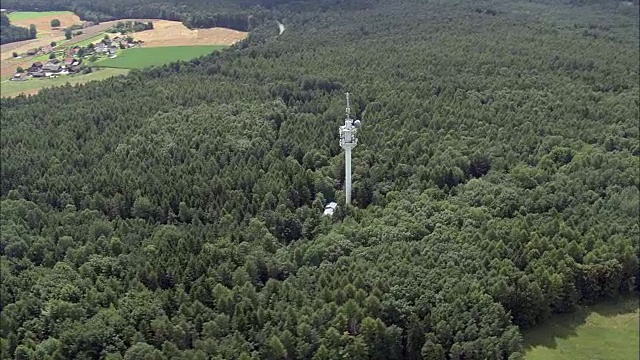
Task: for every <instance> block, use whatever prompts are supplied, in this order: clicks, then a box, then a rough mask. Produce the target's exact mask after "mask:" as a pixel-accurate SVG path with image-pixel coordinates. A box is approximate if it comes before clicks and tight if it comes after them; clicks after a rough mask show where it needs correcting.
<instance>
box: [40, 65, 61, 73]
mask: <svg viewBox="0 0 640 360" xmlns="http://www.w3.org/2000/svg"><path fill="white" fill-rule="evenodd" d="M61 69H62V66H60V64H51V63H49V64H47V65H45V66H43V67H42V71H48V72H59V71H60V70H61Z"/></svg>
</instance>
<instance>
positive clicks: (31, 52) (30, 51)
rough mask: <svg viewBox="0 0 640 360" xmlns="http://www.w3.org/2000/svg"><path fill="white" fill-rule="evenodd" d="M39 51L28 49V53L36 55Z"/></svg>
mask: <svg viewBox="0 0 640 360" xmlns="http://www.w3.org/2000/svg"><path fill="white" fill-rule="evenodd" d="M37 53H38V49H30V50H27V55H35V54H37Z"/></svg>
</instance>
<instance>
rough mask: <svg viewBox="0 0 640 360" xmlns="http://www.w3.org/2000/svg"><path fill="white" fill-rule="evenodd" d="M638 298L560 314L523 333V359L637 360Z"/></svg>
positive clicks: (638, 344) (639, 333)
mask: <svg viewBox="0 0 640 360" xmlns="http://www.w3.org/2000/svg"><path fill="white" fill-rule="evenodd" d="M639 315H640V312H639V311H638V299H637V298H627V299H624V300H622V301H618V302H611V303H604V304H599V305H595V306H592V307H589V308H586V309H582V310H579V311H577V312H575V313H573V314H566V315H560V316H557V317H555V318H553V319H552V320H550V321H549V322H547V323H546V324H542V325H541V326H538V327H536V328H534V329H530V330H528V331H525V332H524V334H523V336H524V342H525V348H526V349H527V352H526V356H525V359H526V360H573V359H589V360H618V359H626V360H634V359H635V360H637V359H638V358H639V357H638V347H639V346H640V343H639V340H638V338H639V336H640V331H639V330H638V316H639Z"/></svg>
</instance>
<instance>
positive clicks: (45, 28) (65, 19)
mask: <svg viewBox="0 0 640 360" xmlns="http://www.w3.org/2000/svg"><path fill="white" fill-rule="evenodd" d="M53 19H58V20H60V26H59V27H57V28H51V20H53ZM9 20H11V24H13V25H16V26H22V27H26V28H28V27H29V25H31V24H33V25H35V26H36V30H38V35H40V36H42V37H44V35H54V36H56V35H63V36H64V28H66V27H69V26H71V25H74V24H82V20H80V17H78V15H76V14H74V13H72V12H71V11H47V12H14V13H10V14H9Z"/></svg>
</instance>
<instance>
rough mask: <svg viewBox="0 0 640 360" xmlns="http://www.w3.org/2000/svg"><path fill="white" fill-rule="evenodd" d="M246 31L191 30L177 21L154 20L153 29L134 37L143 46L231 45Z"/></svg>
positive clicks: (244, 36)
mask: <svg viewBox="0 0 640 360" xmlns="http://www.w3.org/2000/svg"><path fill="white" fill-rule="evenodd" d="M247 35H248V33H247V32H242V31H237V30H231V29H226V28H211V29H196V30H191V29H189V28H187V27H186V26H184V25H183V24H182V23H181V22H179V21H168V20H155V21H153V30H146V31H142V32H139V33H136V34H135V38H136V39H139V40H142V41H144V42H145V47H164V46H178V45H184V46H192V45H233V44H235V43H236V42H238V41H240V40H243V39H244V38H246V37H247Z"/></svg>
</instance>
